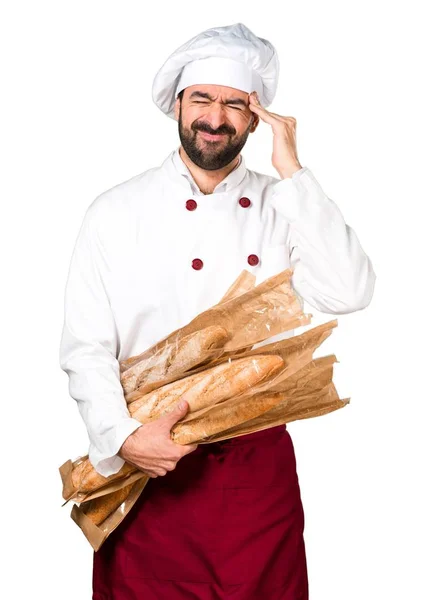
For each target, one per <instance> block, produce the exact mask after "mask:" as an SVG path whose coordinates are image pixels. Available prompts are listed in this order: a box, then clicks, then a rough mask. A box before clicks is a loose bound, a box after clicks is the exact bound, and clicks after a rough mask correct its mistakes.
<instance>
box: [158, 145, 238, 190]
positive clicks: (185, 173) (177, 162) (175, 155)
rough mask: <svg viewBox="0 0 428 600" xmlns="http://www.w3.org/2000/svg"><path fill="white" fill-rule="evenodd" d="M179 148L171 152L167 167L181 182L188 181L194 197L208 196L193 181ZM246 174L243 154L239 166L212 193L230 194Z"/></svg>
mask: <svg viewBox="0 0 428 600" xmlns="http://www.w3.org/2000/svg"><path fill="white" fill-rule="evenodd" d="M179 148H180V147H178V148H176V149H175V150H174V151H173V152H171V154H170V155H169V157H168V158H167V159H166V161H165V163H166V166H169V167H170V168H171V170H173V171H174V173H175V174H176V175H178V176H179V177H180V179H181V181H184V182H186V181H187V183H188V184H189V185H190V187H191V189H192V192H193V194H194V195H198V196H205V195H206V194H203V193H202V192H201V191H200V189H199V187H198V185H197V184H196V182H195V180H194V179H193V176H192V174H191V172H190V171H189V169H188V168H187V166H186V164H185V163H184V161H183V159H182V158H181V156H180V152H179ZM165 163H164V164H165ZM246 173H247V169H246V166H245V160H244V157H243V156H242V154H241V155H240V161H239V164H238V165H237V166H236V167H235V168H234V169H233V171H231V172H230V173H229V174H228V175H227V176H226V177H225V178H224V179H223V180H222V181H220V183H218V184H217V185H216V187H215V188H214V191H213V192H212V193H213V194H216V193H225V192H230V191H231V190H232V189H233V188H235V187H236V186H237V185H239V184H240V183H241V181H242V180H243V179H244V177H245V175H246Z"/></svg>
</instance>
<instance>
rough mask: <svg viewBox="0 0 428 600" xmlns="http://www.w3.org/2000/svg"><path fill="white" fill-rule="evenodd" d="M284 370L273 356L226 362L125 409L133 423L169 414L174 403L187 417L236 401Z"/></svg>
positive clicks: (159, 390)
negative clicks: (186, 406) (180, 403)
mask: <svg viewBox="0 0 428 600" xmlns="http://www.w3.org/2000/svg"><path fill="white" fill-rule="evenodd" d="M283 366H284V361H283V359H282V358H281V357H280V356H276V355H259V356H257V355H254V356H250V357H246V358H240V359H237V360H233V361H229V362H226V363H223V364H220V365H218V366H216V367H213V368H211V369H206V370H205V371H202V372H200V373H196V374H195V375H190V376H189V377H185V378H183V379H180V380H178V381H174V382H172V383H170V384H167V385H164V386H163V387H161V388H159V389H157V390H154V391H153V392H150V393H149V394H145V395H144V396H142V397H141V398H140V399H139V400H137V401H135V402H132V403H131V404H129V405H128V410H129V412H130V414H131V416H132V417H134V419H137V421H140V423H147V422H149V421H152V420H154V419H157V418H159V417H160V416H161V415H163V414H165V413H167V412H169V411H171V410H173V409H174V408H175V405H176V403H177V402H178V400H186V401H187V402H188V403H189V414H190V413H192V412H195V411H198V410H201V409H203V408H206V407H208V406H212V405H213V404H218V403H221V402H224V401H225V400H227V399H228V398H232V397H236V396H239V395H240V394H242V393H243V392H245V391H247V390H249V389H251V388H252V387H253V386H255V385H257V384H259V383H261V382H262V381H265V380H266V379H268V378H269V377H271V376H272V375H273V374H275V373H276V372H278V371H279V370H280V369H282V368H283Z"/></svg>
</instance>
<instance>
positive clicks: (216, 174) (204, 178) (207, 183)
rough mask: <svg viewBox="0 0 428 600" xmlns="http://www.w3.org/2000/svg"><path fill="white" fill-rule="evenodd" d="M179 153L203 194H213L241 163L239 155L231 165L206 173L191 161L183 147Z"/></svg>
mask: <svg viewBox="0 0 428 600" xmlns="http://www.w3.org/2000/svg"><path fill="white" fill-rule="evenodd" d="M178 151H179V153H180V156H181V159H182V160H183V162H184V164H185V165H186V167H187V168H188V169H189V171H190V173H191V174H192V177H193V179H194V180H195V183H196V185H197V186H198V188H199V189H200V191H201V192H202V193H203V194H212V193H213V191H214V189H215V188H216V186H217V185H218V184H219V183H220V182H222V181H223V179H224V178H225V177H227V176H228V175H229V173H230V172H231V171H233V169H235V168H236V167H237V166H238V164H239V161H240V155H239V154H238V156H237V157H236V158H235V159H234V160H233V161H232V162H231V163H229V164H228V165H226V166H225V167H223V168H222V169H218V170H216V171H206V170H205V169H201V168H200V167H198V165H195V163H194V162H192V161H191V160H190V158H189V157H188V155H187V153H186V152H185V150H184V148H183V146H180V148H179V150H178Z"/></svg>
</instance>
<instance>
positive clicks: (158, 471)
mask: <svg viewBox="0 0 428 600" xmlns="http://www.w3.org/2000/svg"><path fill="white" fill-rule="evenodd" d="M167 472H168V471H167V470H166V469H156V475H158V476H159V477H163V476H164V475H166V474H167Z"/></svg>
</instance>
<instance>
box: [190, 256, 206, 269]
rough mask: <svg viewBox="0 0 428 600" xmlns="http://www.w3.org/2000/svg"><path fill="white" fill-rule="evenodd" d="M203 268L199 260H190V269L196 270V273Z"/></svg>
mask: <svg viewBox="0 0 428 600" xmlns="http://www.w3.org/2000/svg"><path fill="white" fill-rule="evenodd" d="M203 266H204V263H203V262H202V261H201V259H200V258H194V259H193V260H192V267H193V268H194V269H196V271H199V270H200V269H202V267H203Z"/></svg>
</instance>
